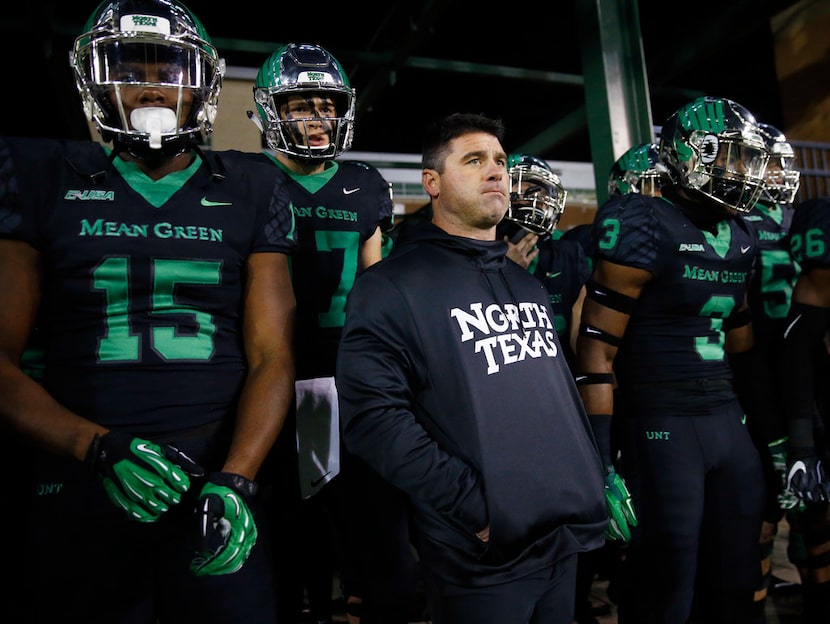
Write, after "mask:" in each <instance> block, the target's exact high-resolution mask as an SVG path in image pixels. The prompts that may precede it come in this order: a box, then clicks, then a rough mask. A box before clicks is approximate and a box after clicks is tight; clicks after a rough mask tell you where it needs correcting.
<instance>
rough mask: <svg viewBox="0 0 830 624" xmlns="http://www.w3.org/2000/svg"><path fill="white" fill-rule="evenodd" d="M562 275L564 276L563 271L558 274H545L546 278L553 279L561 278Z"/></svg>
mask: <svg viewBox="0 0 830 624" xmlns="http://www.w3.org/2000/svg"><path fill="white" fill-rule="evenodd" d="M560 275H562V271H557V272H556V273H545V278H546V279H551V278H554V277H559V276H560Z"/></svg>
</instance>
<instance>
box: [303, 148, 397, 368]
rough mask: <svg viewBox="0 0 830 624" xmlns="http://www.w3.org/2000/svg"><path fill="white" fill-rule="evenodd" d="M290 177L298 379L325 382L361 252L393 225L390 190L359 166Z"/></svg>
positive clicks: (338, 165) (367, 167)
mask: <svg viewBox="0 0 830 624" xmlns="http://www.w3.org/2000/svg"><path fill="white" fill-rule="evenodd" d="M289 176H290V178H291V181H292V183H291V184H289V185H288V186H289V191H288V192H289V195H290V197H291V203H292V206H293V209H294V220H295V223H296V227H297V243H298V250H297V253H296V254H295V255H294V256H293V258H292V261H291V273H292V283H293V284H294V294H295V296H296V297H297V318H296V323H295V327H296V331H295V346H296V358H297V377H298V378H300V379H306V378H313V377H323V376H330V375H334V367H335V362H336V359H337V346H338V344H339V342H340V335H341V331H342V328H343V323H344V322H345V320H346V313H345V310H346V299H347V297H348V295H349V292H351V290H352V286H353V285H354V282H355V279H357V276H358V274H359V272H360V250H361V247H362V246H363V243H364V242H365V241H366V240H367V239H368V238H369V237H371V236H372V235H373V234H374V233H375V231H376V230H377V228H378V227H379V226H380V228H381V230H382V231H385V230H387V229H389V228H390V227H391V225H392V214H393V200H392V193H391V187H390V185H389V183H388V182H387V181H386V180H385V179H384V178H383V176H381V174H380V173H379V172H378V171H377V169H375V168H374V167H372V166H370V165H368V164H365V163H361V162H357V161H343V162H336V161H335V162H332V163H331V166H330V167H328V168H327V169H326V170H325V171H323V172H322V173H319V174H314V175H293V174H291V173H290V172H289Z"/></svg>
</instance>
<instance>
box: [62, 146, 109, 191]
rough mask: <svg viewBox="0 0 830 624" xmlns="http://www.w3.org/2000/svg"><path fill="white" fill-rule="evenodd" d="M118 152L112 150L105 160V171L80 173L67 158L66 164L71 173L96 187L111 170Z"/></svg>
mask: <svg viewBox="0 0 830 624" xmlns="http://www.w3.org/2000/svg"><path fill="white" fill-rule="evenodd" d="M120 151H121V150H120V149H119V148H113V150H112V152H111V153H110V155H109V158H107V167H106V168H105V169H101V171H96V172H94V173H86V172H84V171H81V170H80V169H78V168H77V167H76V166H75V163H73V162H72V160H71V159H70V158H69V157H67V158H66V164H68V165H69V166H70V167H71V169H72V171H74V172H75V173H77V174H78V175H79V176H81V177H82V178H86V179H87V180H89V181H90V182H91V183H92V184H95V185H98V184H102V183H103V182H104V180H105V179H106V177H107V171H109V170H110V169H112V161H114V160H115V157H116V156H118V152H120Z"/></svg>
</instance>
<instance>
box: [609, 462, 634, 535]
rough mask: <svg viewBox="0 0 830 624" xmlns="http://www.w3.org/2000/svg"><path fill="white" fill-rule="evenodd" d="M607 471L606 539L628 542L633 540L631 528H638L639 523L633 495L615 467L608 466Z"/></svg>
mask: <svg viewBox="0 0 830 624" xmlns="http://www.w3.org/2000/svg"><path fill="white" fill-rule="evenodd" d="M605 470H606V475H605V507H606V509H607V510H608V528H607V529H606V530H605V537H606V538H608V539H611V540H621V541H623V542H628V541H630V540H631V527H635V526H637V523H638V521H637V514H635V513H634V504H633V503H632V501H631V493H630V492H629V491H628V487H626V485H625V481H623V478H622V477H621V476H620V475H618V474H617V472H616V471H615V470H614V467H613V466H607V467H606V469H605Z"/></svg>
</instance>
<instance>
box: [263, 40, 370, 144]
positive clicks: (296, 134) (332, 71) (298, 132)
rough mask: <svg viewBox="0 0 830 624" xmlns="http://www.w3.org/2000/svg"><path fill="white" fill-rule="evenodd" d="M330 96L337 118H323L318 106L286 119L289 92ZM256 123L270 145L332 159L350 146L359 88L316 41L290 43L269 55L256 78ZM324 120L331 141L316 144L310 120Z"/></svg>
mask: <svg viewBox="0 0 830 624" xmlns="http://www.w3.org/2000/svg"><path fill="white" fill-rule="evenodd" d="M315 94H316V95H322V96H325V97H329V98H331V100H332V101H333V102H334V105H335V109H336V110H335V113H336V115H335V116H332V117H326V116H321V115H320V114H319V112H318V111H317V110H316V108H315V107H314V106H310V107H309V108H310V109H311V114H310V115H309V116H306V117H292V118H290V119H286V118H284V117H282V116H281V115H280V109H281V108H282V109H283V114H285V110H284V108H285V106H286V104H287V100H288V96H290V95H298V96H300V97H304V98H306V99H307V98H310V97H312V96H314V95H315ZM254 101H255V102H256V107H257V113H258V119H254V117H253V116H252V117H251V119H254V121H255V122H258V123H257V125H258V126H259V127H260V130H261V131H262V133H263V137H264V139H265V143H266V145H267V146H268V147H269V148H270V149H273V150H276V151H279V152H283V153H285V154H288V155H289V156H294V157H297V158H304V159H311V160H331V159H333V158H336V157H337V156H339V155H340V154H342V153H343V152H345V151H346V150H348V149H350V148H351V146H352V138H353V132H354V115H355V90H354V89H353V88H352V87H351V85H350V84H349V79H348V77H347V76H346V73H345V72H344V71H343V68H342V67H341V66H340V63H338V62H337V59H335V58H334V57H333V56H332V55H331V54H329V52H328V51H326V50H325V49H323V48H322V47H320V46H318V45H312V44H301V43H289V44H288V45H285V46H283V47H282V48H280V49H279V50H277V51H276V52H274V53H273V54H271V56H269V57H268V59H266V61H265V63H263V65H262V67H260V69H259V72H258V73H257V76H256V80H255V82H254ZM320 123H323V127H324V130H325V132H326V134H328V138H329V141H328V143H327V144H326V145H313V144H312V141H311V140H310V137H309V135H310V134H313V132H312V133H310V132H309V130H310V124H315V125H316V124H320Z"/></svg>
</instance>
